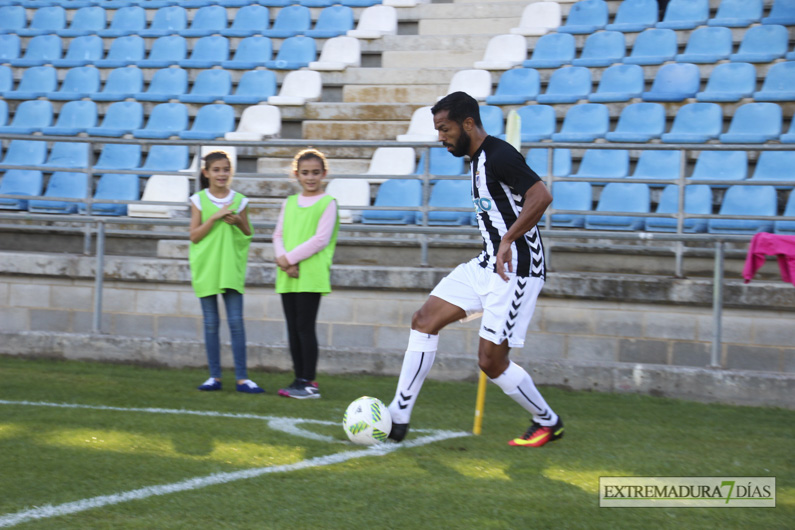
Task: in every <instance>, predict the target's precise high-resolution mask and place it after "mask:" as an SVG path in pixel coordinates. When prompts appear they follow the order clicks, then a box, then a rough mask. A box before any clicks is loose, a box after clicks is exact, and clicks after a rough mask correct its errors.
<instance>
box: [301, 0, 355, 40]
mask: <svg viewBox="0 0 795 530" xmlns="http://www.w3.org/2000/svg"><path fill="white" fill-rule="evenodd" d="M354 25H355V23H354V18H353V9H351V8H350V7H348V6H343V5H339V4H337V5H331V6H328V7H325V8H323V10H321V11H320V14H319V15H318V17H317V22H315V26H314V27H313V28H312V29H308V30H306V31H305V32H304V35H306V36H307V37H312V38H313V39H329V38H332V37H339V36H342V35H345V34H346V33H348V31H350V30H352V29H353V28H354Z"/></svg>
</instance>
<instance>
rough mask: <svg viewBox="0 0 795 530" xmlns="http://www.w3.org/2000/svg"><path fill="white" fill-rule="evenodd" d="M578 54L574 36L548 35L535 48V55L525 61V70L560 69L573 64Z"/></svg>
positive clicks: (541, 38)
mask: <svg viewBox="0 0 795 530" xmlns="http://www.w3.org/2000/svg"><path fill="white" fill-rule="evenodd" d="M576 53H577V44H576V42H575V39H574V35H569V34H568V33H547V34H546V35H542V36H541V37H540V38H539V39H538V41H536V45H535V47H534V48H533V55H532V56H531V57H530V59H527V60H525V61H524V62H523V63H522V66H524V67H525V68H559V67H561V66H563V65H565V64H571V62H572V61H573V60H574V56H575V54H576Z"/></svg>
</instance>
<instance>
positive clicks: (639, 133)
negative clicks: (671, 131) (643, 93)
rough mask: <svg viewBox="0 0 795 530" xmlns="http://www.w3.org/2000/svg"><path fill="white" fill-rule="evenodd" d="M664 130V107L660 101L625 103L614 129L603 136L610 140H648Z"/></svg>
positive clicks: (658, 136) (659, 134)
mask: <svg viewBox="0 0 795 530" xmlns="http://www.w3.org/2000/svg"><path fill="white" fill-rule="evenodd" d="M664 132H665V107H664V106H663V105H661V104H660V103H633V104H631V105H627V106H626V107H624V109H623V110H622V111H621V115H620V116H619V117H618V124H617V125H616V128H615V130H613V131H611V132H609V133H607V134H606V135H605V138H606V139H607V140H608V141H611V142H648V141H649V140H652V139H655V138H660V137H661V136H662V134H663V133H664Z"/></svg>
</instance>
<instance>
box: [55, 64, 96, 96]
mask: <svg viewBox="0 0 795 530" xmlns="http://www.w3.org/2000/svg"><path fill="white" fill-rule="evenodd" d="M99 83H100V81H99V70H97V69H96V68H94V67H91V66H80V67H78V68H70V69H69V70H67V71H66V75H65V76H64V80H63V83H61V88H60V89H58V91H57V92H47V93H46V94H45V96H44V97H46V98H47V99H52V100H54V101H71V100H75V99H83V98H87V97H89V96H90V94H93V93H94V92H97V91H98V90H99Z"/></svg>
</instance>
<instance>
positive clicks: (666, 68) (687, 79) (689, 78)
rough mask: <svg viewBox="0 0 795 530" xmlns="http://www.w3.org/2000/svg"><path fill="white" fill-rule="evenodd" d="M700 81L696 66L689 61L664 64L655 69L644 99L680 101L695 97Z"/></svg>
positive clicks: (643, 95)
mask: <svg viewBox="0 0 795 530" xmlns="http://www.w3.org/2000/svg"><path fill="white" fill-rule="evenodd" d="M700 83H701V74H700V72H699V69H698V66H696V65H695V64H690V63H674V64H664V65H662V66H661V67H660V69H659V70H658V71H657V75H656V76H655V77H654V82H653V83H652V85H651V90H650V91H648V92H644V93H643V94H642V97H643V99H644V100H645V101H682V100H683V99H686V98H694V97H696V92H698V89H699V86H700Z"/></svg>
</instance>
